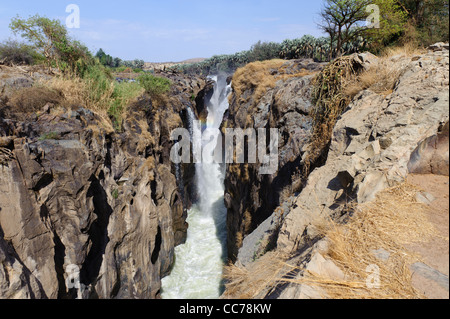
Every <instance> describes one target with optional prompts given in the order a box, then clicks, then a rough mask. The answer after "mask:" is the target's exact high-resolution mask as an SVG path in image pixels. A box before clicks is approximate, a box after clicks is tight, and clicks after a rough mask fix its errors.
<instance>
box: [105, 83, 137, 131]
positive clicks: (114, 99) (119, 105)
mask: <svg viewBox="0 0 450 319" xmlns="http://www.w3.org/2000/svg"><path fill="white" fill-rule="evenodd" d="M142 93H143V89H142V87H141V86H140V85H139V83H136V82H121V83H115V84H114V91H113V93H112V96H111V105H110V107H109V110H108V115H109V116H110V117H111V118H112V120H113V124H114V128H115V129H116V130H117V131H120V130H121V129H122V117H123V116H122V115H123V112H124V110H125V107H126V106H127V105H128V104H129V103H130V102H131V101H132V100H133V99H135V98H137V97H138V96H139V95H141V94H142Z"/></svg>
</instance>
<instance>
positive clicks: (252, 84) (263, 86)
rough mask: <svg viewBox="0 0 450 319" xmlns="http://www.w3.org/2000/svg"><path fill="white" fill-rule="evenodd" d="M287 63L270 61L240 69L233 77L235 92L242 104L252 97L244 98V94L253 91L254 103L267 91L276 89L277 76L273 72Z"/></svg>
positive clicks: (277, 60)
mask: <svg viewBox="0 0 450 319" xmlns="http://www.w3.org/2000/svg"><path fill="white" fill-rule="evenodd" d="M284 63H286V61H284V60H279V59H275V60H268V61H263V62H260V61H258V62H253V63H249V64H247V65H246V66H244V67H242V68H239V69H237V70H236V72H235V73H234V75H233V82H232V83H233V84H232V86H233V91H234V92H235V94H236V96H237V97H238V98H239V102H240V103H246V102H248V100H249V99H250V97H246V98H245V97H244V96H243V93H244V92H245V91H247V90H250V89H252V90H253V95H252V96H251V98H252V99H253V101H254V102H255V101H259V99H260V98H261V97H262V96H263V95H264V94H265V93H266V92H267V89H269V88H274V87H275V84H276V79H275V76H274V75H273V74H271V73H273V72H272V71H271V70H278V69H279V68H280V67H281V66H282V65H283V64H284Z"/></svg>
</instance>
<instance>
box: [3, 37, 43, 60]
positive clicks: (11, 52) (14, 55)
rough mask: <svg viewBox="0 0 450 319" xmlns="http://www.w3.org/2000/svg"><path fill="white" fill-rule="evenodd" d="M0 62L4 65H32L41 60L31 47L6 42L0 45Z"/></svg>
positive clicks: (15, 42)
mask: <svg viewBox="0 0 450 319" xmlns="http://www.w3.org/2000/svg"><path fill="white" fill-rule="evenodd" d="M0 60H2V61H3V62H4V63H6V64H28V65H31V64H34V63H37V62H40V61H42V60H43V57H42V56H40V55H39V54H38V53H37V52H36V51H35V50H34V49H33V48H32V47H31V46H29V45H26V44H24V43H20V42H18V41H13V40H8V41H5V42H4V43H0Z"/></svg>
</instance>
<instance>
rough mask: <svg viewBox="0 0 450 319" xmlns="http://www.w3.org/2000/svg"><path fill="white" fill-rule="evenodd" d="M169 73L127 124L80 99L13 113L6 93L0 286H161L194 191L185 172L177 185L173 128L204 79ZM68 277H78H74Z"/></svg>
mask: <svg viewBox="0 0 450 319" xmlns="http://www.w3.org/2000/svg"><path fill="white" fill-rule="evenodd" d="M8 76H9V75H8V74H6V75H5V77H8ZM11 76H12V77H17V75H15V74H13V75H11ZM165 76H167V77H169V78H171V80H172V82H173V83H174V84H173V86H172V92H171V93H170V97H169V99H168V101H166V102H165V103H164V105H159V106H158V107H156V106H155V105H154V104H153V103H152V101H151V100H150V99H149V98H146V97H142V98H140V99H139V101H137V102H135V103H134V104H133V105H131V106H130V107H129V111H128V112H127V116H126V118H125V119H124V122H123V132H122V133H118V132H114V131H113V130H111V129H108V125H106V124H105V119H103V118H101V117H100V116H98V115H97V114H95V113H94V112H92V111H90V110H87V109H85V108H84V107H83V106H82V105H80V106H74V107H73V108H72V109H67V108H64V107H60V106H58V105H55V104H47V105H46V106H45V107H43V108H40V109H38V110H33V112H20V113H19V112H17V110H14V109H12V108H11V107H9V106H8V103H7V98H4V99H3V106H2V107H1V109H0V263H1V264H2V267H0V297H3V298H73V297H77V296H78V297H81V296H82V297H84V298H158V297H159V294H160V285H161V284H160V279H161V277H163V276H164V275H166V274H167V273H168V272H169V269H170V267H171V265H172V264H173V259H174V247H175V246H176V245H178V244H181V243H183V242H184V241H185V239H186V231H187V224H186V222H185V219H186V211H187V209H188V207H189V203H190V200H189V198H188V195H187V194H186V193H185V192H184V189H185V188H186V187H187V186H186V185H188V183H189V180H185V184H184V185H178V184H177V179H176V167H174V165H173V164H172V162H171V161H170V148H171V147H172V145H173V142H171V141H170V132H171V130H173V129H174V128H177V127H182V126H183V111H184V110H185V109H186V108H187V107H193V106H194V105H193V104H194V101H192V99H191V96H192V95H193V94H195V95H197V94H198V92H200V91H201V90H202V89H203V87H204V85H205V81H204V80H203V79H200V78H187V77H181V76H179V75H177V74H165ZM20 77H21V78H24V79H27V81H25V82H26V84H27V85H26V86H28V85H31V83H33V81H34V79H33V78H32V77H29V76H27V75H25V74H23V75H21V76H20ZM11 81H12V82H11ZM11 81H10V82H11V83H14V80H11ZM16 82H17V81H16ZM19 82H20V83H22V84H23V83H24V81H19ZM19 82H18V83H19ZM3 92H4V90H3ZM3 97H5V96H3ZM159 104H161V103H159ZM181 169H182V174H183V175H186V176H189V175H192V172H189V169H190V167H189V166H188V167H183V168H181ZM75 277H79V279H80V284H81V289H78V290H77V289H70V287H71V286H73V285H71V284H72V283H73V282H71V279H73V278H75Z"/></svg>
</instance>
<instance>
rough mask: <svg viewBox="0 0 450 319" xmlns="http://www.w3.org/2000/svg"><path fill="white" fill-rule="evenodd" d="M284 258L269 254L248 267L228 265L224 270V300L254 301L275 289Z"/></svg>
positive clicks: (282, 270)
mask: <svg viewBox="0 0 450 319" xmlns="http://www.w3.org/2000/svg"><path fill="white" fill-rule="evenodd" d="M285 260H286V256H283V255H280V254H278V253H275V252H269V253H267V254H265V255H264V256H262V257H261V258H260V259H258V260H257V261H256V262H254V263H252V264H251V265H249V266H248V267H244V266H242V265H229V266H227V267H225V269H224V278H225V280H226V284H225V293H224V294H223V295H222V298H224V299H256V298H261V297H263V296H262V295H263V294H264V292H265V291H267V290H269V289H270V288H273V287H275V286H276V285H277V284H278V279H279V278H280V277H281V276H283V274H284V271H285Z"/></svg>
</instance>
